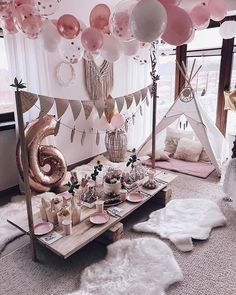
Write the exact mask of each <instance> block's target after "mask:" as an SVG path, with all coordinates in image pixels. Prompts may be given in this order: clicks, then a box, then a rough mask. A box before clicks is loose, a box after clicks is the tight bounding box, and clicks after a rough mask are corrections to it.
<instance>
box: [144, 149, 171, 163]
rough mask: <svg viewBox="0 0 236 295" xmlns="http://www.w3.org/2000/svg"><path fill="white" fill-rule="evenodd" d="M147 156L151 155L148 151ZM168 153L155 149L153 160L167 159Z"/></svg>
mask: <svg viewBox="0 0 236 295" xmlns="http://www.w3.org/2000/svg"><path fill="white" fill-rule="evenodd" d="M148 156H149V157H152V153H151V152H150V153H148ZM169 160H170V158H169V153H167V152H165V151H162V150H156V152H155V161H169Z"/></svg>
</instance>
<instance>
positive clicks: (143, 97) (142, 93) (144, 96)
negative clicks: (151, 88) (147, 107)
mask: <svg viewBox="0 0 236 295" xmlns="http://www.w3.org/2000/svg"><path fill="white" fill-rule="evenodd" d="M140 91H141V95H142V100H144V99H145V98H146V97H147V92H148V88H147V87H145V88H143V89H141V90H140Z"/></svg>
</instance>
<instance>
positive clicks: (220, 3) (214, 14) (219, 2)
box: [208, 0, 227, 21]
mask: <svg viewBox="0 0 236 295" xmlns="http://www.w3.org/2000/svg"><path fill="white" fill-rule="evenodd" d="M208 7H209V10H210V14H211V19H213V20H215V21H221V20H222V19H224V18H225V17H226V15H227V6H226V2H225V1H224V0H208Z"/></svg>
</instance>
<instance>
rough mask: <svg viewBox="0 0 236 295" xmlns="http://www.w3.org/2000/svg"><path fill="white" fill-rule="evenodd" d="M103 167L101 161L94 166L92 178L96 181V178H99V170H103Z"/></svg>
mask: <svg viewBox="0 0 236 295" xmlns="http://www.w3.org/2000/svg"><path fill="white" fill-rule="evenodd" d="M102 167H103V165H102V164H101V163H100V161H97V165H96V166H94V171H93V173H92V174H91V178H92V180H93V181H96V178H97V176H98V174H99V172H100V171H102Z"/></svg>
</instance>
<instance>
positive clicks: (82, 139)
mask: <svg viewBox="0 0 236 295" xmlns="http://www.w3.org/2000/svg"><path fill="white" fill-rule="evenodd" d="M85 137H86V132H85V130H84V131H83V133H82V136H81V145H84V141H85Z"/></svg>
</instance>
